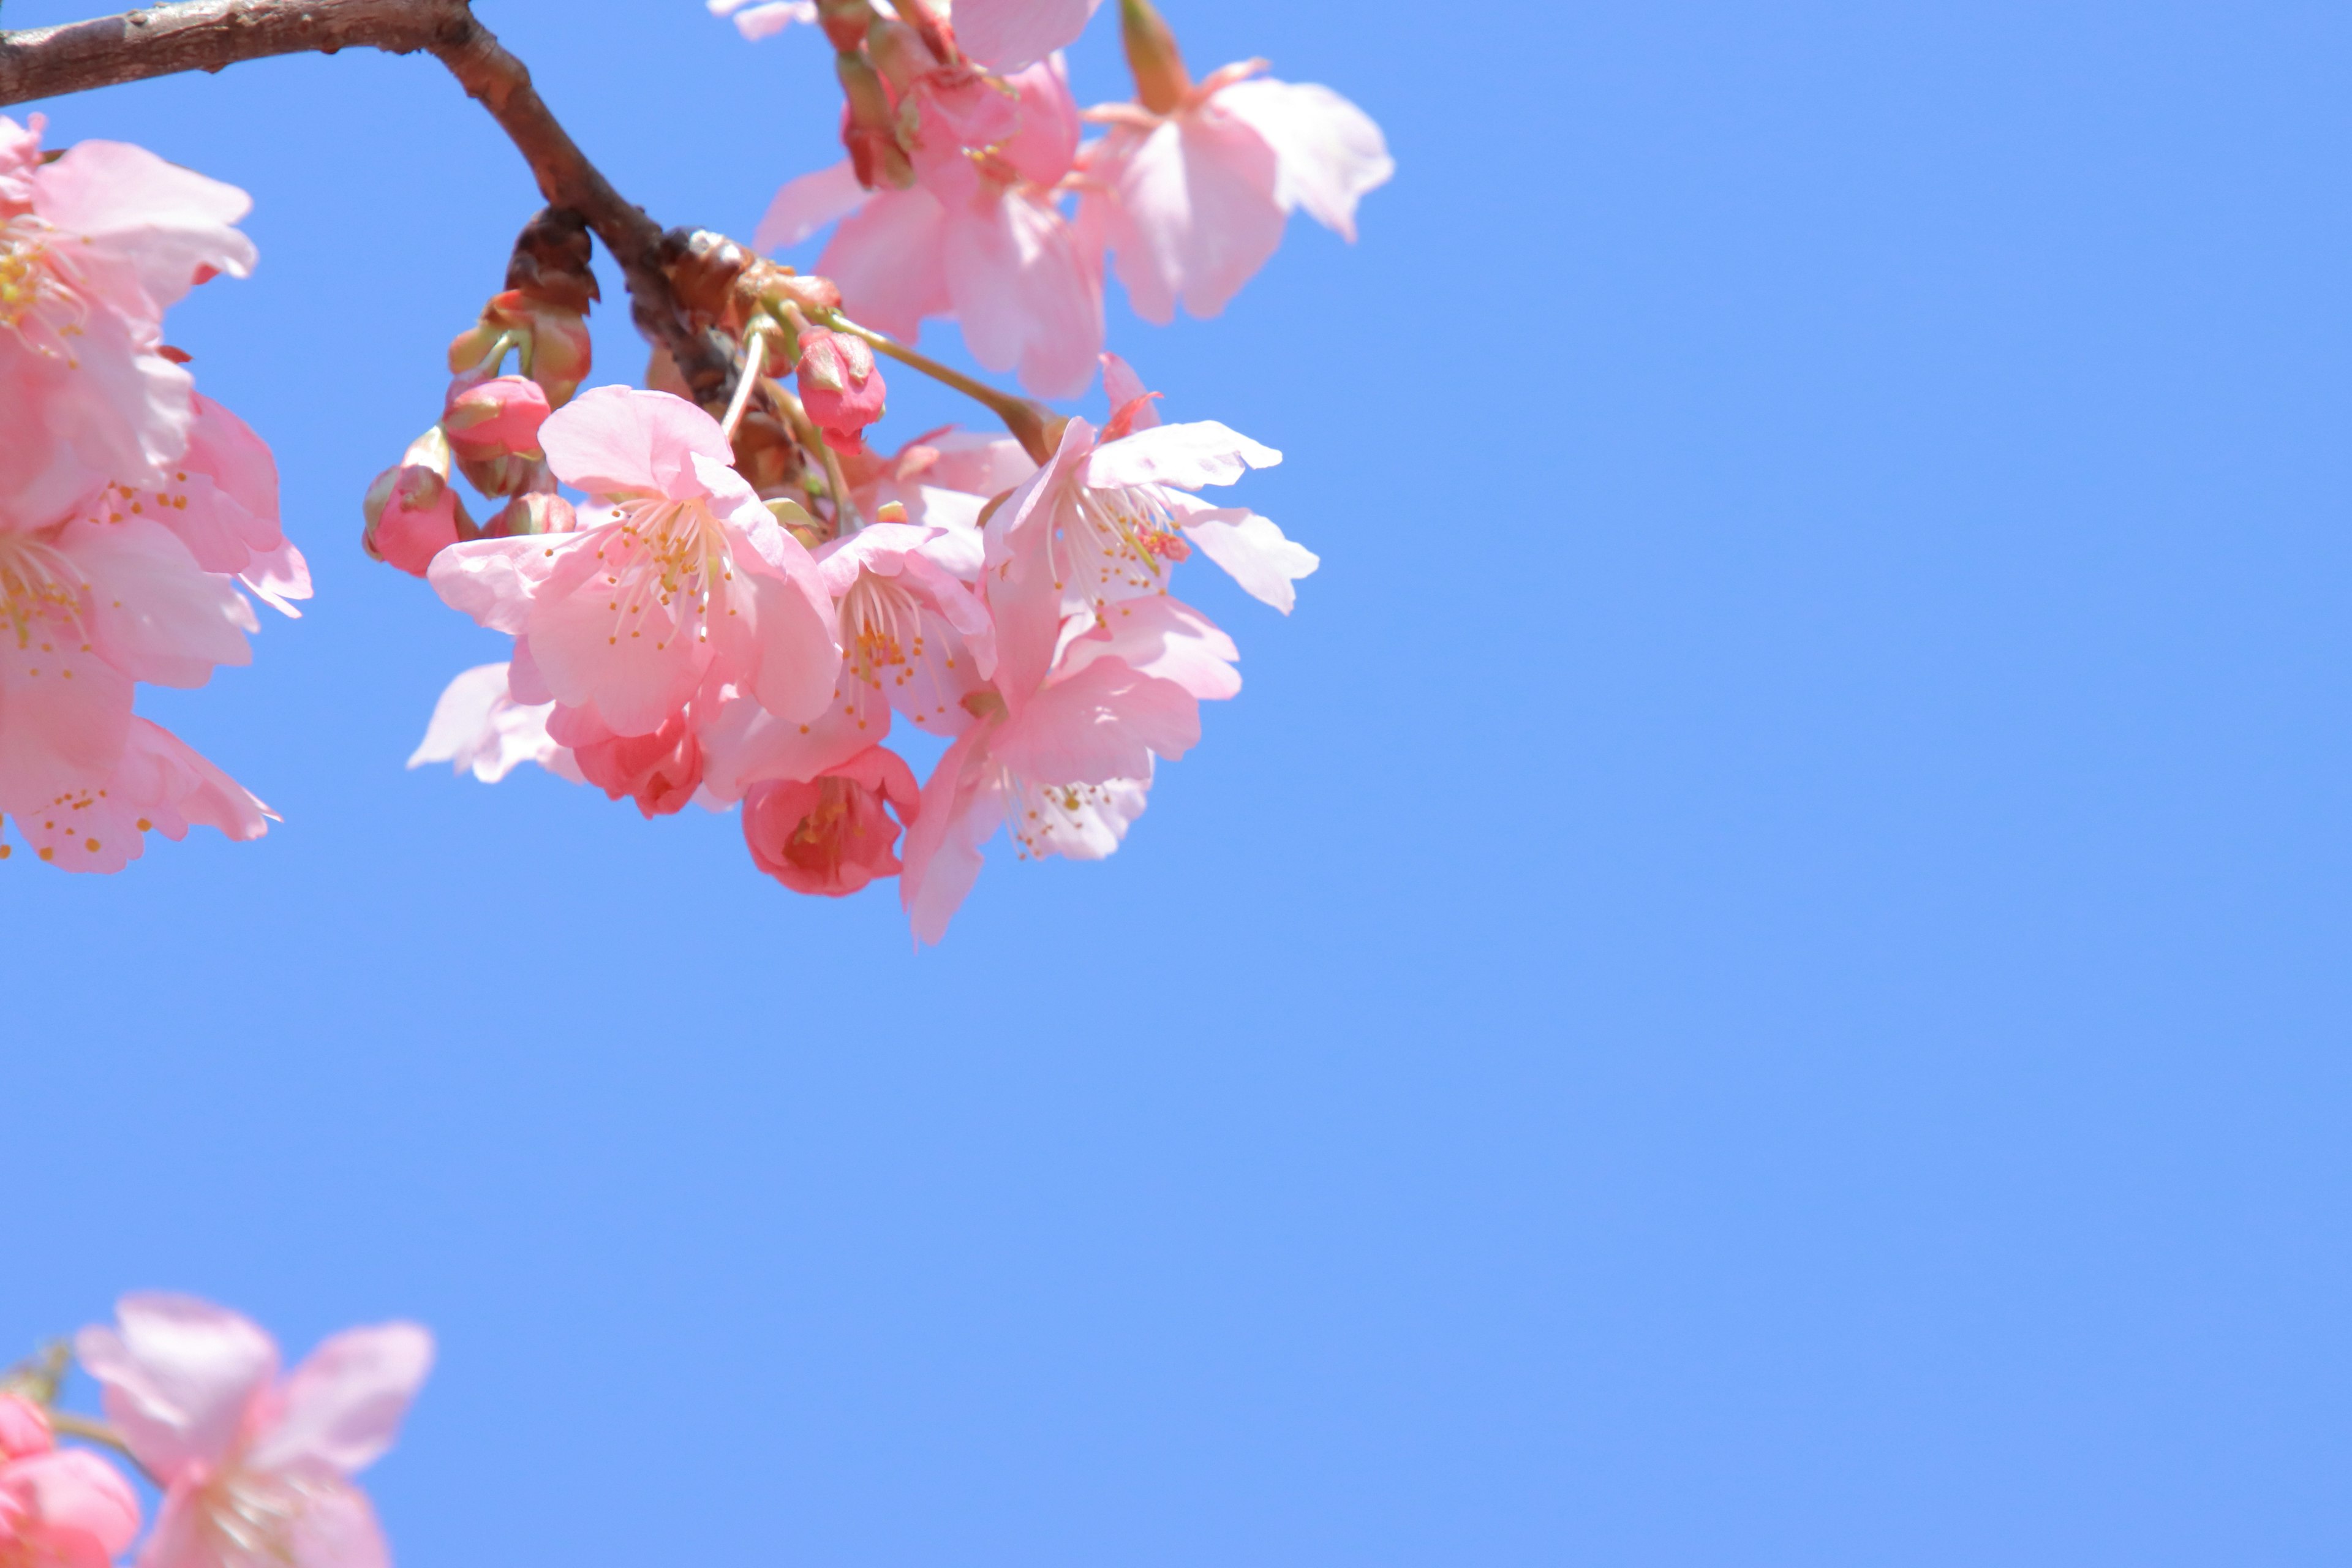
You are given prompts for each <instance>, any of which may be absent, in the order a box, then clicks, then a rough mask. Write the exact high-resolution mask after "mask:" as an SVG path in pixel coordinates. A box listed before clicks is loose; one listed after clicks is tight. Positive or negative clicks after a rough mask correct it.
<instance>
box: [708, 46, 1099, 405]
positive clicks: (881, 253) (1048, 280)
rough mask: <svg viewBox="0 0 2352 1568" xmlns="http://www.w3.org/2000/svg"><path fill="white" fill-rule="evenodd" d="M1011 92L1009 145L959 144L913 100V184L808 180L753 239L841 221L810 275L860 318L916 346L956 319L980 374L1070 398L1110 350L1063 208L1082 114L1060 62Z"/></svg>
mask: <svg viewBox="0 0 2352 1568" xmlns="http://www.w3.org/2000/svg"><path fill="white" fill-rule="evenodd" d="M1005 85H1006V86H1007V87H1008V88H1010V89H1013V93H1014V94H1015V97H1014V99H1013V108H1014V110H1016V111H1017V116H1016V119H1015V121H1014V122H1013V129H1012V130H1011V131H1010V132H1008V133H1007V134H1006V135H1005V136H1004V137H1003V141H1002V142H997V143H993V144H991V145H988V146H983V147H971V146H969V145H966V144H964V143H962V142H960V141H958V140H957V135H958V134H959V133H960V131H961V127H960V126H959V125H958V123H957V121H956V120H955V118H954V117H953V116H951V115H950V114H949V113H948V112H947V111H946V110H945V109H944V108H943V107H942V101H943V100H942V99H941V98H940V96H939V95H937V94H930V95H924V94H919V95H918V99H919V104H920V105H921V108H922V111H923V112H922V113H921V115H920V116H919V123H918V133H919V137H920V138H922V140H920V141H919V144H918V147H917V156H916V159H915V164H916V169H917V172H918V174H919V183H918V184H915V185H913V186H910V187H908V189H905V190H883V191H877V192H874V193H872V194H870V195H868V194H867V193H866V192H864V191H863V190H862V189H860V188H859V186H858V184H857V182H856V177H855V175H854V174H851V173H850V171H849V166H848V165H847V164H843V165H840V166H838V167H837V168H835V169H830V170H824V171H821V172H819V173H817V174H808V175H803V176H802V177H801V178H800V179H797V180H795V181H793V183H792V184H788V185H786V186H785V187H784V188H783V189H782V191H780V192H778V193H777V195H776V200H775V202H774V204H773V205H771V206H770V207H769V209H768V215H767V216H766V217H765V218H763V219H762V220H761V224H760V227H759V229H758V231H757V232H756V234H755V235H754V236H753V242H754V243H755V244H757V245H759V246H760V247H762V248H764V249H771V250H773V249H779V248H782V247H786V246H790V245H793V244H796V243H798V242H799V241H800V240H802V239H804V238H806V237H808V236H809V235H811V234H814V232H816V230H817V229H819V228H821V227H823V226H824V225H825V224H826V223H829V222H831V221H833V220H834V219H835V218H836V217H838V218H840V219H841V220H842V221H841V225H840V226H839V228H837V229H836V230H835V232H834V236H833V238H832V239H831V240H830V241H829V242H828V243H827V244H826V246H825V247H824V253H823V254H822V255H821V256H819V257H818V258H817V264H816V269H817V270H818V271H819V272H821V273H823V274H824V276H825V277H827V278H830V279H833V280H834V282H835V284H837V285H838V286H839V288H840V289H841V294H842V300H843V303H844V305H845V308H846V309H847V310H848V311H849V313H850V314H851V315H852V316H853V317H856V319H857V320H859V321H862V322H864V323H865V324H866V325H867V326H870V327H875V328H878V329H880V330H881V331H887V332H889V333H891V334H892V335H893V336H896V337H899V338H903V339H905V340H907V341H908V342H913V341H915V339H916V337H917V336H918V334H919V332H920V331H921V329H922V321H923V319H924V318H925V317H928V316H942V315H953V316H954V317H955V318H956V320H957V321H958V322H959V324H961V327H962V328H963V334H964V343H965V345H966V346H967V347H968V348H970V349H971V354H972V357H973V358H974V359H976V360H978V361H979V362H980V363H982V364H983V365H985V366H986V367H987V368H989V369H990V370H992V371H1017V372H1018V374H1019V375H1020V379H1021V384H1023V385H1024V386H1025V387H1027V388H1028V389H1029V390H1030V391H1031V392H1033V393H1035V394H1037V395H1040V396H1045V397H1061V396H1073V395H1076V394H1077V393H1080V392H1082V391H1084V390H1085V389H1086V385H1087V382H1088V381H1089V380H1091V379H1092V377H1093V374H1094V366H1095V355H1096V354H1097V353H1099V352H1100V351H1101V348H1102V341H1103V316H1102V258H1101V249H1100V247H1099V245H1096V246H1092V247H1090V246H1089V245H1088V244H1087V241H1086V240H1085V238H1084V237H1081V235H1080V234H1079V233H1078V231H1077V230H1076V228H1074V227H1073V226H1072V225H1071V224H1070V222H1069V220H1068V219H1067V218H1066V217H1065V216H1063V214H1062V211H1061V208H1060V206H1059V205H1057V192H1058V190H1059V187H1060V184H1061V182H1062V180H1063V179H1064V177H1065V176H1066V175H1067V174H1069V173H1070V171H1071V169H1072V167H1073V163H1074V161H1075V159H1076V153H1077V144H1078V120H1077V110H1076V103H1075V102H1074V101H1073V100H1071V98H1070V89H1069V84H1068V81H1067V79H1066V77H1065V75H1064V73H1063V70H1062V66H1061V62H1060V60H1059V58H1055V59H1050V60H1044V61H1040V62H1039V63H1037V64H1035V65H1033V66H1031V67H1029V68H1027V69H1025V70H1023V71H1020V72H1018V73H1017V74H1015V75H1013V76H1012V77H1009V78H1007V79H1005ZM844 215H846V216H844Z"/></svg>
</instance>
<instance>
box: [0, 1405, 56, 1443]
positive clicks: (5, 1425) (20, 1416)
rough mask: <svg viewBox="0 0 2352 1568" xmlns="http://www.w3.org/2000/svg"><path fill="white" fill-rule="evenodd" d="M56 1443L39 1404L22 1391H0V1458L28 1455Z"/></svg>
mask: <svg viewBox="0 0 2352 1568" xmlns="http://www.w3.org/2000/svg"><path fill="white" fill-rule="evenodd" d="M56 1446H57V1443H56V1440H55V1439H54V1438H53V1437H52V1436H50V1433H49V1418H48V1417H47V1416H46V1415H42V1414H41V1407H40V1406H39V1405H36V1404H34V1403H33V1402H32V1401H31V1400H29V1399H26V1398H25V1397H24V1396H23V1395H22V1394H0V1459H23V1458H30V1457H31V1456H33V1455H35V1454H46V1453H47V1452H48V1451H49V1450H50V1449H51V1448H53V1447H56Z"/></svg>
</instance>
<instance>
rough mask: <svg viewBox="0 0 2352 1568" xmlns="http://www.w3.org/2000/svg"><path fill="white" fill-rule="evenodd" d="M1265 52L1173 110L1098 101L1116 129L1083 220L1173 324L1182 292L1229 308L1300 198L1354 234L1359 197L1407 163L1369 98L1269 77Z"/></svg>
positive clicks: (1321, 219)
mask: <svg viewBox="0 0 2352 1568" xmlns="http://www.w3.org/2000/svg"><path fill="white" fill-rule="evenodd" d="M1264 68H1265V62H1264V61H1263V60H1249V61H1244V62H1243V63H1241V64H1238V65H1230V66H1226V67H1223V68H1221V69H1219V70H1216V71H1213V72H1212V73H1210V75H1209V76H1208V77H1206V78H1205V79H1202V81H1201V82H1200V84H1199V85H1198V86H1195V87H1192V88H1190V89H1189V90H1187V91H1185V92H1184V94H1183V96H1182V98H1181V100H1179V101H1178V102H1177V103H1176V104H1175V105H1174V106H1173V107H1172V108H1171V109H1170V110H1168V111H1167V112H1165V113H1155V112H1153V111H1152V110H1149V109H1146V108H1145V107H1143V106H1142V105H1141V104H1133V103H1129V104H1113V105H1108V106H1105V107H1103V108H1100V109H1097V110H1089V111H1088V112H1089V115H1090V116H1091V117H1093V118H1096V119H1102V120H1108V121H1109V122H1110V132H1109V134H1108V136H1106V137H1105V138H1104V139H1103V140H1102V141H1100V142H1094V143H1092V144H1090V145H1089V146H1088V148H1087V153H1086V155H1085V157H1084V159H1083V163H1084V180H1083V188H1084V190H1085V192H1086V194H1085V195H1084V196H1083V197H1082V199H1081V202H1080V215H1079V222H1080V224H1081V225H1082V226H1085V227H1086V228H1087V231H1088V232H1089V233H1090V234H1093V235H1097V236H1098V237H1100V239H1101V241H1102V243H1104V244H1105V245H1107V246H1108V247H1109V250H1110V253H1111V257H1112V260H1113V263H1114V265H1115V267H1116V268H1117V270H1118V280H1119V281H1120V282H1121V283H1123V284H1125V285H1126V286H1127V297H1128V300H1129V303H1130V304H1132V305H1133V306H1134V307H1135V313H1136V314H1137V315H1139V316H1141V317H1142V318H1143V319H1144V320H1145V321H1151V322H1155V323H1157V324H1159V325H1162V326H1165V325H1166V324H1167V323H1168V322H1169V321H1172V320H1173V319H1174V317H1175V313H1176V303H1177V301H1178V300H1182V301H1183V304H1184V308H1185V309H1186V310H1190V311H1191V312H1192V314H1193V315H1195V316H1213V315H1215V314H1217V312H1219V311H1220V310H1223V309H1224V308H1225V302H1226V301H1227V300H1231V299H1232V298H1233V297H1234V293H1235V292H1236V291H1237V290H1238V289H1240V288H1241V286H1242V285H1243V284H1244V283H1246V282H1248V281H1249V279H1251V278H1252V277H1253V276H1255V273H1256V272H1257V270H1258V268H1261V267H1263V266H1265V262H1266V259H1267V258H1269V257H1271V256H1272V255H1273V254H1274V252H1275V249H1276V247H1278V246H1279V245H1280V244H1281V243H1282V230H1283V226H1284V223H1285V220H1286V218H1287V217H1288V216H1289V214H1290V212H1291V210H1292V209H1293V208H1295V207H1302V206H1303V207H1305V208H1306V209H1307V214H1308V216H1311V217H1313V218H1314V219H1315V220H1316V221H1317V222H1318V223H1320V224H1322V225H1323V226H1325V227H1326V228H1329V229H1332V230H1334V231H1335V232H1337V233H1338V234H1339V235H1340V236H1341V237H1345V238H1347V239H1349V240H1353V239H1354V238H1355V237H1356V219H1355V214H1356V203H1357V201H1358V200H1359V199H1360V197H1361V196H1362V195H1364V193H1366V192H1367V191H1370V190H1372V189H1374V188H1375V187H1377V186H1379V185H1381V184H1384V183H1386V181H1387V180H1388V179H1389V177H1390V175H1391V174H1393V173H1394V172H1395V170H1396V164H1395V163H1394V161H1393V160H1391V158H1390V156H1389V153H1388V145H1387V143H1386V142H1385V141H1384V140H1383V139H1382V137H1381V130H1380V127H1379V126H1378V125H1376V124H1374V123H1373V122H1372V121H1371V118H1370V116H1369V115H1367V114H1365V113H1364V111H1363V110H1360V109H1358V108H1357V107H1356V106H1355V105H1354V104H1352V103H1350V102H1349V101H1348V100H1346V99H1344V98H1342V97H1340V96H1339V94H1338V93H1336V92H1333V91H1332V90H1331V89H1329V88H1328V87H1318V86H1316V85H1314V84H1312V83H1292V82H1283V81H1276V80H1274V79H1272V78H1269V77H1263V76H1258V75H1257V74H1256V73H1257V72H1259V71H1261V70H1263V69H1264Z"/></svg>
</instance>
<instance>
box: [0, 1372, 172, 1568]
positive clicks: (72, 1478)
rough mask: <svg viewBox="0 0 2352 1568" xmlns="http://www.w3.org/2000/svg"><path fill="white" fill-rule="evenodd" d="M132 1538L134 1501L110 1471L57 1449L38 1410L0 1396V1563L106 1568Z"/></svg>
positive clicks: (93, 1459) (88, 1457) (92, 1457)
mask: <svg viewBox="0 0 2352 1568" xmlns="http://www.w3.org/2000/svg"><path fill="white" fill-rule="evenodd" d="M138 1535H139V1499H138V1497H137V1495H136V1494H135V1493H133V1492H132V1490H131V1483H130V1482H129V1481H127V1480H125V1479H123V1478H122V1476H121V1473H120V1472H118V1471H117V1470H116V1469H115V1468H114V1467H113V1466H111V1465H110V1464H108V1463H107V1462H106V1461H105V1460H104V1459H101V1458H99V1457H98V1456H97V1455H96V1454H92V1453H89V1452H87V1451H85V1450H82V1449H60V1448H58V1446H57V1442H56V1439H55V1438H54V1436H52V1435H51V1433H50V1430H49V1422H48V1418H47V1416H46V1415H43V1414H42V1413H41V1410H40V1407H39V1406H38V1405H35V1404H33V1403H32V1401H30V1400H28V1399H25V1398H22V1397H21V1396H19V1395H17V1394H5V1393H0V1563H8V1564H10V1568H107V1565H108V1564H110V1563H112V1562H113V1561H114V1559H115V1558H117V1557H119V1556H121V1554H122V1553H123V1552H127V1551H129V1550H130V1549H131V1542H132V1541H134V1540H136V1539H137V1538H138Z"/></svg>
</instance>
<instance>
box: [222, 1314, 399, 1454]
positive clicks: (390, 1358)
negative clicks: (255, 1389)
mask: <svg viewBox="0 0 2352 1568" xmlns="http://www.w3.org/2000/svg"><path fill="white" fill-rule="evenodd" d="M432 1369H433V1336H432V1335H431V1334H429V1333H427V1332H426V1331H425V1330H424V1329H422V1328H420V1327H418V1326H417V1325H416V1324H415V1323H385V1324H382V1325H379V1326H377V1327H374V1328H364V1329H347V1330H345V1331H343V1332H341V1333H340V1334H337V1335H335V1336H334V1337H333V1338H331V1339H329V1340H327V1341H326V1342H323V1343H322V1344H320V1346H319V1348H318V1349H317V1350H315V1351H312V1352H310V1356H309V1357H308V1358H307V1359H306V1360H304V1362H303V1363H302V1364H301V1365H300V1366H299V1367H297V1368H295V1369H294V1375H293V1376H292V1377H290V1378H289V1379H287V1381H286V1385H285V1387H284V1388H283V1389H282V1390H281V1391H280V1393H279V1395H278V1412H277V1414H278V1419H277V1421H276V1422H275V1423H274V1424H273V1425H271V1426H269V1427H268V1429H267V1430H266V1431H263V1432H261V1433H259V1434H258V1435H257V1436H256V1437H255V1438H254V1442H253V1446H252V1447H251V1449H250V1450H249V1451H248V1452H247V1455H246V1458H245V1463H246V1464H247V1465H248V1466H250V1467H252V1468H255V1469H262V1470H275V1469H285V1468H292V1467H294V1466H298V1465H306V1464H320V1465H325V1466H327V1467H329V1468H331V1469H335V1470H338V1471H341V1473H342V1474H344V1475H347V1476H348V1475H355V1474H357V1473H358V1472H359V1471H361V1470H363V1469H365V1468H367V1467H368V1466H370V1465H372V1464H373V1463H375V1461H376V1460H377V1459H379V1458H382V1457H383V1453H384V1451H385V1450H386V1449H388V1448H390V1447H392V1444H393V1439H394V1437H396V1436H399V1433H400V1423H401V1420H402V1418H403V1417H404V1416H405V1415H407V1414H408V1405H409V1402H410V1401H411V1400H412V1399H414V1398H415V1396H416V1390H417V1389H418V1388H419V1387H420V1386H421V1385H422V1384H424V1382H425V1373H428V1372H430V1371H432Z"/></svg>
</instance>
